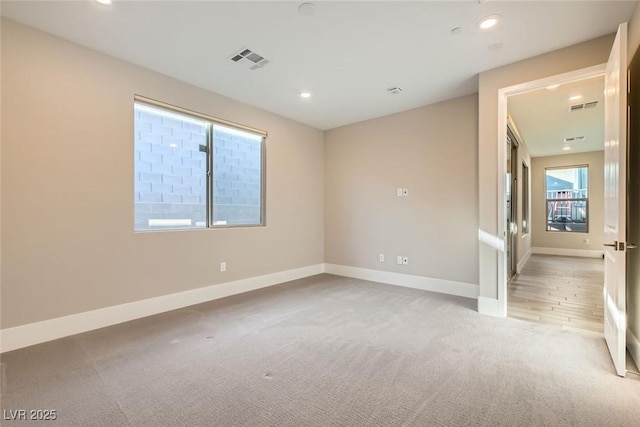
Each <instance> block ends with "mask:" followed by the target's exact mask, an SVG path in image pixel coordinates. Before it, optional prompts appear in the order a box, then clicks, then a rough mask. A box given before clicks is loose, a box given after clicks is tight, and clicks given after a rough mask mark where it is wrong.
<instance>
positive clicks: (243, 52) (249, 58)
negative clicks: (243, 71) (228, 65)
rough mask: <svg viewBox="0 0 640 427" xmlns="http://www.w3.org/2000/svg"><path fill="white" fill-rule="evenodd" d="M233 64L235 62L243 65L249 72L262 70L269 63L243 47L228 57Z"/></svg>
mask: <svg viewBox="0 0 640 427" xmlns="http://www.w3.org/2000/svg"><path fill="white" fill-rule="evenodd" d="M229 59H231V60H232V61H233V62H237V63H239V64H244V65H246V66H247V67H249V69H250V70H257V69H258V68H262V67H264V66H265V65H267V64H268V63H269V60H268V59H264V57H263V56H262V55H260V54H257V53H256V52H254V51H252V50H251V49H247V48H246V47H243V48H242V49H240V50H239V51H237V52H236V53H234V54H233V55H231V56H230V57H229Z"/></svg>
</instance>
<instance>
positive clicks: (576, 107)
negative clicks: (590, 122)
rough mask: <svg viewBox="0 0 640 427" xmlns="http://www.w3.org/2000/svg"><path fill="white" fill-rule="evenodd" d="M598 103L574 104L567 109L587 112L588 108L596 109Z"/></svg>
mask: <svg viewBox="0 0 640 427" xmlns="http://www.w3.org/2000/svg"><path fill="white" fill-rule="evenodd" d="M596 105H598V101H592V102H585V103H584V104H575V105H572V106H570V107H569V111H578V110H588V109H590V108H596Z"/></svg>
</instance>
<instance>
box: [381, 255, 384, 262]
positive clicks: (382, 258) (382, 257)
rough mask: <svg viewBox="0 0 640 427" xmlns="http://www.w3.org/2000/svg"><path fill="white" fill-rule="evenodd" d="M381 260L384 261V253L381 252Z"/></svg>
mask: <svg viewBox="0 0 640 427" xmlns="http://www.w3.org/2000/svg"><path fill="white" fill-rule="evenodd" d="M380 262H384V254H380Z"/></svg>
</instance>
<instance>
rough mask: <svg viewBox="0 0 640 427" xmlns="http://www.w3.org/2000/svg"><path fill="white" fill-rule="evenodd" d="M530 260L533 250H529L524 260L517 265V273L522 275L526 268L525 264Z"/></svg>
mask: <svg viewBox="0 0 640 427" xmlns="http://www.w3.org/2000/svg"><path fill="white" fill-rule="evenodd" d="M529 258H531V248H529V250H528V251H527V253H526V254H524V256H523V257H522V259H520V261H519V262H518V264H517V265H516V273H518V274H520V272H521V271H522V269H523V268H524V266H525V264H526V263H527V261H529Z"/></svg>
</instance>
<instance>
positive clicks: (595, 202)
mask: <svg viewBox="0 0 640 427" xmlns="http://www.w3.org/2000/svg"><path fill="white" fill-rule="evenodd" d="M532 165H533V166H532V169H531V190H532V191H531V199H532V208H533V212H532V214H533V223H532V225H533V234H532V236H533V241H532V246H533V247H534V248H560V249H581V250H591V251H602V244H603V243H604V151H592V152H589V153H577V154H567V155H562V156H548V157H534V158H533V159H532ZM582 165H588V166H589V232H588V233H560V232H553V231H546V223H547V222H546V221H547V212H546V206H545V169H546V168H553V167H563V166H582ZM584 239H589V241H590V243H589V244H585V243H584Z"/></svg>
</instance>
